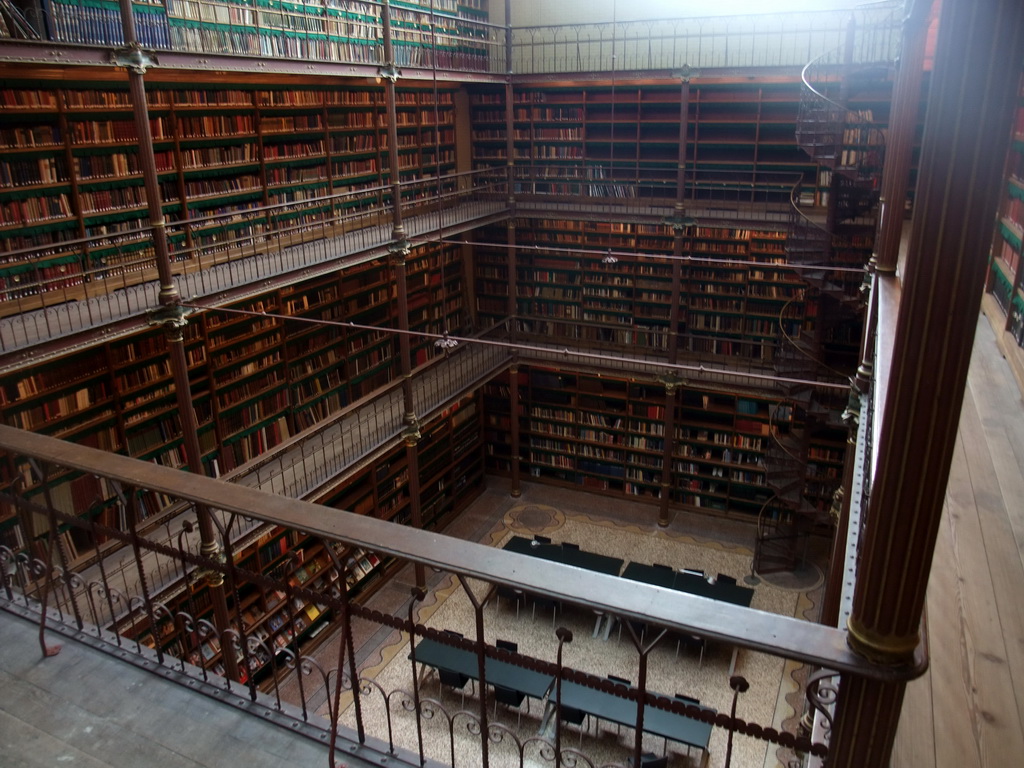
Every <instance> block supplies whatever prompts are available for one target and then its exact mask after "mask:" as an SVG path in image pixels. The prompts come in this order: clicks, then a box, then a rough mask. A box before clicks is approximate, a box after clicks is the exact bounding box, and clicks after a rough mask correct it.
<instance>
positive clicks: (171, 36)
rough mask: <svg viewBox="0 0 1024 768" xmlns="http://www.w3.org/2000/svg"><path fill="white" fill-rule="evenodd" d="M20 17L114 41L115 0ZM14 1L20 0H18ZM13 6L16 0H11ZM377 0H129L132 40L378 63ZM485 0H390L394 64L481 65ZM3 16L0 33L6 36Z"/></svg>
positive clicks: (119, 35) (59, 0)
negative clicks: (309, 0)
mask: <svg viewBox="0 0 1024 768" xmlns="http://www.w3.org/2000/svg"><path fill="white" fill-rule="evenodd" d="M32 5H35V7H34V8H32V12H30V13H27V14H25V15H24V17H23V20H22V21H23V23H24V25H25V26H26V27H27V28H29V29H32V30H34V32H35V33H36V34H37V35H39V36H40V37H41V38H42V39H44V40H51V41H53V42H60V43H82V44H87V45H107V46H121V45H124V42H125V41H124V35H123V31H122V26H121V13H120V6H119V3H118V2H116V0H89V1H88V2H83V0H50V1H49V2H45V3H42V2H39V3H31V4H30V7H31V6H32ZM22 7H24V6H22ZM15 8H17V6H15ZM382 13H383V10H382V5H381V4H380V3H368V2H361V0H332V2H331V3H329V4H327V5H322V6H321V5H302V4H296V3H289V2H282V1H281V0H262V2H260V3H255V4H254V3H250V2H247V1H246V0H133V2H132V15H133V17H134V19H135V27H136V34H137V36H138V40H139V42H140V43H141V44H142V45H143V46H144V47H146V48H156V49H163V50H174V51H179V52H195V53H216V54H235V55H243V56H272V57H275V58H292V59H302V60H320V61H342V62H353V63H367V64H379V63H383V60H384V59H383V46H382V44H381V40H382V39H383V32H382V27H383V19H382ZM487 19H488V15H487V2H486V0H466V1H465V2H456V1H455V0H434V2H433V3H430V2H427V1H426V0H397V1H396V2H392V3H391V27H392V33H391V34H392V39H393V43H394V47H395V57H396V59H397V62H398V64H399V65H401V66H406V67H431V66H435V65H436V66H438V67H440V68H451V67H455V68H459V69H479V70H485V71H486V69H487V67H488V62H487V57H488V45H487V38H488V35H487V27H486V26H485V24H486V22H487ZM11 34H12V32H11V30H10V28H9V27H8V24H7V23H6V21H5V22H4V23H3V24H0V38H3V37H8V36H11Z"/></svg>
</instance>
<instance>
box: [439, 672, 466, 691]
mask: <svg viewBox="0 0 1024 768" xmlns="http://www.w3.org/2000/svg"><path fill="white" fill-rule="evenodd" d="M437 678H438V680H440V681H441V683H442V684H443V685H447V686H448V687H449V688H465V687H466V683H468V682H469V677H468V676H467V675H464V674H462V673H461V672H452V671H451V670H448V669H439V670H437Z"/></svg>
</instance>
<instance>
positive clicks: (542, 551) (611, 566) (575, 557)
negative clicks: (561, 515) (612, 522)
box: [503, 536, 624, 576]
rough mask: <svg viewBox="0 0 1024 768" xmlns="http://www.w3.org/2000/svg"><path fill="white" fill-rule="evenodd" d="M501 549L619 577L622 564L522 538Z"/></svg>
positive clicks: (601, 556) (611, 558)
mask: <svg viewBox="0 0 1024 768" xmlns="http://www.w3.org/2000/svg"><path fill="white" fill-rule="evenodd" d="M503 549H506V550H508V551H509V552H518V553H519V554H521V555H530V556H531V557H539V558H540V559H541V560H551V561H552V562H556V563H562V564H564V565H574V566H576V567H577V568H585V569H587V570H588V571H596V572H597V573H607V574H610V575H612V576H618V575H619V571H621V570H622V564H623V562H624V561H623V560H622V558H620V557H609V556H608V555H599V554H597V553H595V552H585V551H583V550H579V549H572V548H569V547H563V546H562V545H561V544H541V543H540V542H537V541H534V540H533V539H527V538H525V537H523V536H513V537H512V538H511V539H509V540H508V542H506V544H505V546H504V547H503Z"/></svg>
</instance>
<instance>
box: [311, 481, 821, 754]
mask: <svg viewBox="0 0 1024 768" xmlns="http://www.w3.org/2000/svg"><path fill="white" fill-rule="evenodd" d="M507 488H508V486H507V482H506V481H503V480H501V479H497V478H492V479H491V480H490V484H489V487H488V489H487V490H485V492H484V493H483V494H482V495H481V497H480V498H479V499H478V500H477V501H476V502H474V504H472V505H471V506H470V507H469V508H468V509H467V510H466V511H465V512H464V513H463V514H462V515H461V516H460V517H459V519H458V520H457V521H455V523H453V525H452V526H451V527H450V528H449V530H448V531H447V533H449V534H450V535H453V536H457V537H460V538H464V539H469V540H475V541H481V542H487V543H491V544H494V545H500V544H501V543H502V542H503V541H504V540H505V539H506V538H507V537H508V536H510V535H512V533H520V534H533V533H544V534H545V535H547V536H550V537H551V538H552V539H553V540H554V541H556V542H559V541H573V542H575V543H577V544H579V545H580V546H581V547H582V548H583V549H586V550H590V551H595V552H599V553H602V554H609V555H614V556H617V557H622V558H624V559H625V560H627V561H628V560H636V561H639V562H648V563H650V562H662V563H667V564H671V565H673V566H675V567H684V566H685V567H694V568H698V569H702V570H704V571H706V572H708V573H725V574H729V575H732V576H734V577H737V578H740V579H742V578H743V577H744V576H746V575H747V574H748V573H749V568H750V555H751V552H750V545H751V543H752V535H753V533H752V528H750V527H749V526H746V525H742V524H738V523H734V522H729V521H721V520H718V521H716V520H708V519H693V518H689V517H682V516H680V517H678V518H677V519H675V520H674V521H673V522H672V524H671V525H670V526H669V527H668V528H664V529H662V528H659V527H658V526H657V525H656V516H657V510H656V508H654V507H651V506H648V505H643V504H636V503H629V502H625V501H622V500H619V499H611V498H609V497H603V496H596V495H592V494H582V493H579V492H575V491H572V490H569V489H558V488H551V487H547V486H540V485H532V484H525V485H524V492H523V495H522V496H521V497H520V498H512V497H511V496H510V495H509V494H508V492H507ZM428 577H429V582H430V583H429V586H430V588H431V591H430V594H429V595H428V597H427V598H426V600H425V601H424V603H423V605H421V606H419V607H418V609H417V620H418V621H420V622H422V623H425V624H427V625H428V626H432V627H435V628H438V629H453V630H457V631H460V632H462V633H464V634H465V635H466V636H469V637H472V636H474V633H475V618H474V613H473V609H472V606H471V603H470V601H469V600H468V599H467V597H466V596H465V593H464V592H463V590H462V588H461V586H459V584H458V581H457V580H456V579H454V578H453V577H451V576H449V575H448V574H442V573H432V574H428ZM820 577H821V573H820V570H817V569H816V568H813V567H810V568H808V569H806V570H805V571H803V572H802V573H801V574H800V575H799V576H798V577H796V578H793V577H790V583H789V584H784V585H782V586H773V585H771V584H768V583H764V582H762V583H760V584H759V585H757V587H756V588H755V597H754V602H753V607H754V608H758V609H761V610H770V611H775V612H780V613H786V614H789V615H802V616H805V617H808V618H810V617H813V615H814V612H815V610H816V606H817V600H818V596H819V595H818V592H819V590H818V589H817V587H818V585H819V583H820ZM474 586H476V587H478V588H479V590H480V592H481V593H482V592H483V591H484V585H474ZM411 587H412V575H411V573H400V574H399V575H398V577H397V578H395V579H393V580H392V581H390V582H389V583H388V584H387V585H386V586H384V587H383V588H382V589H380V590H379V591H378V592H377V593H376V594H375V595H374V597H373V599H372V600H371V601H370V607H373V608H376V609H378V610H381V611H386V612H388V613H400V614H401V615H403V616H404V615H405V614H406V611H407V610H408V605H409V600H410V594H411ZM483 617H484V623H485V636H486V637H487V638H488V640H489V641H493V640H494V639H495V638H504V639H510V640H515V641H516V642H518V644H519V649H520V652H522V653H525V654H528V655H531V656H535V657H538V658H543V659H547V660H551V661H553V660H554V658H555V652H556V649H557V641H556V639H555V636H554V626H555V623H553V621H552V614H551V613H550V612H545V613H543V614H540V613H538V615H537V617H536V619H533V618H532V617H531V611H530V609H529V608H528V607H527V608H522V609H521V610H520V613H519V616H518V617H517V613H516V610H515V609H514V607H513V606H512V605H510V604H508V603H506V604H503V605H502V606H500V608H499V609H497V610H495V608H494V606H493V604H489V605H487V606H486V607H485V608H484V611H483ZM594 618H595V617H594V615H593V614H591V613H589V612H586V611H581V610H568V611H566V612H564V613H562V614H560V615H558V617H557V619H556V623H557V625H559V626H562V625H564V626H567V627H569V628H570V629H572V630H573V633H574V637H575V638H576V639H575V640H574V642H573V643H572V644H571V645H569V646H566V648H565V659H566V664H567V665H568V666H571V667H574V668H577V669H581V670H584V671H586V672H590V673H592V674H597V675H608V674H614V675H617V676H619V677H624V678H626V679H630V680H636V679H637V674H638V658H637V653H636V651H635V650H634V649H633V648H632V646H631V644H630V643H629V641H628V638H623V639H622V641H621V642H619V641H618V639H617V637H618V635H617V632H614V631H613V632H612V634H611V637H610V639H609V640H608V641H605V640H603V639H602V638H600V637H597V638H595V637H593V636H592V631H593V629H594ZM356 631H357V632H358V634H359V637H357V638H356V646H357V654H356V655H357V659H358V663H359V666H360V669H361V670H362V673H363V674H364V675H365V676H372V677H374V678H375V679H376V681H377V682H378V684H380V685H381V687H382V688H383V689H384V690H385V691H388V692H391V691H396V690H404V691H409V692H411V681H412V670H411V667H410V663H409V661H408V660H407V655H408V643H407V638H404V637H400V636H399V635H398V633H397V632H393V631H390V630H380V629H376V628H374V627H368V626H361V627H357V630H356ZM321 654H322V657H323V662H324V664H325V665H326V666H335V665H336V664H337V644H336V641H335V642H331V643H328V644H326V645H325V646H324V647H323V649H322V651H321ZM730 658H731V649H730V648H728V647H722V646H718V647H716V646H714V645H711V646H709V647H708V649H707V652H706V654H705V656H704V659H703V661H701V660H700V659H699V656H698V655H697V654H696V652H694V651H689V650H687V649H685V648H684V649H682V650H681V651H680V653H679V655H678V656H677V655H676V644H675V642H674V641H667V642H664V643H662V644H660V645H659V646H658V647H656V648H655V649H654V650H653V651H652V652H651V654H650V662H649V668H648V687H649V688H650V689H651V690H655V691H659V692H663V693H666V694H668V695H670V696H671V695H672V694H674V693H677V692H678V693H686V694H688V695H690V696H694V697H696V698H698V699H700V700H701V702H702V703H703V704H705V705H708V706H712V707H715V708H717V709H719V710H726V711H727V710H728V708H729V706H730V703H731V697H732V691H731V690H730V689H729V687H728V682H727V681H728V668H729V662H730ZM795 667H796V665H792V664H789V663H787V662H785V661H784V660H781V659H775V658H772V657H768V656H764V655H761V654H754V653H748V652H742V653H741V654H740V656H739V667H738V670H737V671H738V672H739V673H740V674H743V675H744V676H745V677H746V678H747V679H748V681H749V682H750V683H751V689H750V691H748V692H747V693H746V694H744V695H743V696H742V697H741V699H740V704H739V709H738V712H737V714H738V716H739V717H743V718H744V719H748V720H750V721H753V722H758V723H761V724H762V725H765V726H769V725H771V726H773V727H776V728H782V727H789V728H792V727H793V723H794V720H795V718H796V717H798V716H799V714H800V712H797V711H796V710H795V709H794V707H797V708H800V707H802V700H801V699H800V697H799V695H794V694H795V692H796V690H797V685H796V683H794V682H793V677H792V674H793V672H794V671H795ZM421 695H424V696H428V697H435V698H438V699H439V700H440V701H441V702H442V704H443V706H444V708H445V710H446V711H450V712H454V711H456V710H458V709H460V708H461V706H462V699H461V695H458V694H454V693H451V692H442V691H441V690H440V689H439V686H438V685H437V682H436V678H435V677H430V678H429V680H428V681H427V682H426V684H425V686H424V687H423V689H422V691H421ZM317 701H318V703H321V704H322V702H323V696H320V697H319V698H318V699H317ZM477 701H478V699H476V698H474V697H472V696H468V697H467V699H466V707H467V709H470V710H472V709H473V708H474V707H476V706H478V704H477ZM382 702H383V699H382V698H381V697H379V696H376V697H373V696H371V697H370V699H369V700H368V701H366V702H364V711H363V715H364V720H365V721H366V722H369V723H381V724H383V723H386V722H387V718H386V717H385V714H386V713H385V709H384V706H383V703H382ZM543 712H544V707H543V706H542V705H541V703H540V702H533V703H532V706H531V711H530V713H529V715H527V714H526V713H525V712H524V715H523V718H522V726H521V727H517V723H518V720H519V718H518V716H517V714H515V713H511V712H505V713H502V712H501V711H500V710H499V713H498V715H499V717H498V721H499V722H501V723H503V724H504V725H506V726H508V727H509V728H511V729H512V731H513V732H515V733H516V734H517V736H518V737H519V738H520V740H522V741H526V740H527V739H529V738H530V737H531V736H535V735H538V734H541V735H546V736H547V737H548V738H551V737H552V736H553V734H552V727H551V725H550V724H549V725H548V727H547V729H546V732H542V731H541V715H542V714H543ZM343 720H344V721H346V722H348V723H349V724H350V725H351V724H354V717H353V712H352V709H351V708H350V710H349V711H348V712H346V713H345V714H344V715H343ZM391 725H392V727H393V728H394V732H395V734H396V741H397V742H398V743H399V744H401V745H403V746H405V747H407V748H412V747H414V746H415V744H416V738H417V737H416V733H415V728H414V725H415V721H414V719H413V718H412V717H411V715H409V714H407V713H406V712H403V711H400V708H399V707H397V706H396V705H395V704H394V702H392V719H391ZM456 726H458V727H456V728H455V733H456V734H457V736H456V747H457V753H458V754H459V755H460V756H462V757H464V756H466V755H469V754H473V750H477V749H479V747H478V740H477V739H475V738H472V737H470V736H469V735H468V734H466V731H465V728H464V727H463V726H464V724H460V722H459V720H458V719H457V720H456ZM567 728H568V729H570V730H569V732H568V734H567V735H566V736H565V738H566V739H567V742H566V743H567V744H568V745H569V746H573V747H578V746H580V745H582V749H583V751H584V752H587V753H591V754H592V755H593V757H594V758H595V759H597V762H596V763H595V764H601V763H603V762H611V761H614V762H623V763H624V762H625V760H626V758H627V756H628V749H629V747H630V746H631V745H632V739H633V738H634V734H633V732H632V731H631V730H629V729H622V733H619V730H618V729H617V728H616V727H615V726H612V725H609V724H607V723H605V724H600V725H599V726H597V727H595V725H594V724H593V723H591V724H590V727H589V728H588V733H587V734H586V735H582V738H581V737H580V734H578V733H577V731H576V730H575V729H573V727H572V726H568V727H567ZM378 735H381V734H378ZM423 737H424V744H425V750H426V753H427V755H428V756H430V757H434V758H436V759H441V760H449V759H450V758H449V750H450V749H451V741H450V737H449V730H448V727H447V721H446V720H444V718H435V719H434V720H433V721H432V722H429V723H426V724H425V727H424V730H423ZM725 741H726V733H725V732H724V731H722V730H721V729H715V731H714V733H713V736H712V741H711V747H710V760H709V765H711V766H720V765H723V764H724V763H723V761H724V754H725ZM645 748H648V749H651V750H652V751H656V752H657V753H659V754H660V753H661V752H662V750H663V748H664V747H663V743H662V741H661V739H654V738H651V737H648V738H647V739H646V740H645ZM502 750H504V752H505V753H507V754H508V755H511V754H513V753H514V752H515V750H514V749H513V748H512V747H511V746H510V745H509V744H505V745H503V746H496V747H495V748H494V750H493V751H492V754H491V759H492V764H497V765H502V764H504V763H503V762H502V760H501V759H500V756H501V755H502V754H503V751H502ZM669 754H670V756H671V760H672V761H671V762H670V765H674V766H683V765H696V764H698V762H697V758H698V756H697V755H696V753H694V755H693V756H692V762H687V756H686V750H685V748H683V747H681V746H680V745H674V746H673V745H669ZM495 758H498V762H494V761H495ZM509 760H510V762H509V764H512V763H513V762H515V761H514V760H511V758H509ZM733 761H734V762H733V765H742V766H756V767H757V768H761V766H768V767H769V768H775V766H777V765H780V762H779V758H778V757H777V755H776V749H775V748H774V747H771V748H769V745H767V744H766V743H765V742H761V741H758V740H753V739H748V738H745V737H737V739H736V741H735V743H734V746H733ZM472 762H473V761H472V759H470V760H469V762H466V761H465V759H461V760H460V761H459V764H460V765H469V764H472Z"/></svg>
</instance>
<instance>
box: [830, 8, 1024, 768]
mask: <svg viewBox="0 0 1024 768" xmlns="http://www.w3.org/2000/svg"><path fill="white" fill-rule="evenodd" d="M1021 50H1024V4H1021V3H1020V1H1019V0H991V2H984V3H978V2H975V0H945V2H944V3H943V6H942V20H941V24H940V25H939V40H938V46H937V50H936V68H935V72H934V77H933V82H932V91H931V96H930V100H929V106H928V117H927V120H926V124H925V135H924V142H923V151H922V162H921V178H920V180H919V184H918V205H917V215H916V217H915V221H914V227H913V230H912V232H911V239H910V249H909V253H908V259H907V269H906V277H905V281H904V288H903V294H902V301H901V305H900V311H899V317H898V320H897V322H896V329H895V336H894V345H893V361H892V371H891V374H890V378H889V381H888V389H887V395H886V400H885V408H884V412H883V413H882V414H881V415H882V423H881V432H880V438H879V443H878V446H877V457H878V459H877V467H878V469H877V472H876V475H875V478H874V484H873V488H872V494H871V500H870V502H869V507H868V519H867V526H866V529H865V533H864V540H863V543H862V545H861V561H860V566H859V569H858V575H857V584H856V587H855V591H854V598H853V611H852V615H851V617H850V620H849V643H850V646H851V648H852V649H853V650H854V651H856V652H858V653H860V654H863V655H864V656H865V657H867V658H869V659H871V660H873V661H875V662H876V663H879V664H891V665H893V666H899V665H905V664H907V663H908V662H909V661H910V659H911V658H912V656H913V654H914V650H915V648H916V647H917V645H918V643H919V641H920V635H919V627H920V623H921V616H922V612H923V607H924V596H925V589H926V587H927V584H928V575H929V571H930V569H931V563H932V553H933V549H934V546H935V540H936V536H937V533H938V528H939V522H940V518H941V514H942V504H943V499H944V495H945V489H946V481H947V478H948V473H949V465H950V462H951V458H952V454H953V447H954V441H955V439H956V435H957V428H958V423H959V416H960V405H961V401H962V398H963V391H964V387H965V385H966V378H967V368H968V364H969V362H970V356H971V348H972V345H973V341H974V328H975V319H976V318H977V316H978V310H979V307H980V304H981V291H982V286H983V285H984V281H985V271H986V267H987V258H988V253H989V247H990V245H991V238H992V227H991V221H992V214H993V211H995V210H996V207H997V204H998V200H999V193H1000V179H1001V172H1002V168H1003V161H1004V158H1005V155H1006V150H1007V143H1008V139H1009V131H1008V127H1009V125H1010V121H1011V118H1012V109H1013V105H1014V102H1015V95H1016V88H1017V79H1018V76H1019V72H1020V51H1021ZM881 279H891V278H881ZM884 330H885V329H880V331H882V332H884ZM905 685H906V683H905V682H902V681H897V682H892V683H878V682H874V681H868V680H852V679H850V678H849V677H848V676H847V677H844V679H843V680H842V683H841V686H840V691H839V699H838V702H837V705H836V717H835V724H834V727H833V730H832V743H831V747H830V752H831V755H830V759H829V763H828V764H829V768H854V766H865V765H871V766H884V765H888V764H889V758H890V754H891V751H892V743H893V738H894V734H895V729H896V726H897V723H898V720H899V718H898V717H897V714H898V705H899V702H900V701H901V700H902V697H903V692H904V689H905Z"/></svg>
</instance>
